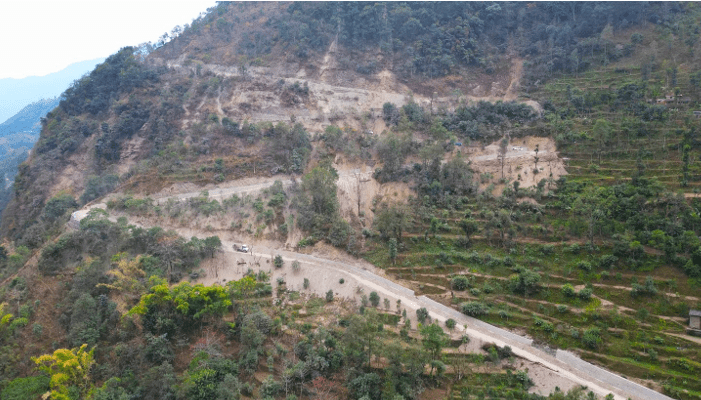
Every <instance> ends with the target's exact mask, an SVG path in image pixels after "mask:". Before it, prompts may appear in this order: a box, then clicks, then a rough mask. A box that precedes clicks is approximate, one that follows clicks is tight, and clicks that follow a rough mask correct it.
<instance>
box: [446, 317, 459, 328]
mask: <svg viewBox="0 0 701 400" xmlns="http://www.w3.org/2000/svg"><path fill="white" fill-rule="evenodd" d="M455 324H456V323H455V320H454V319H452V318H448V319H447V320H446V321H445V327H446V328H448V329H450V330H451V331H452V330H453V329H455Z"/></svg>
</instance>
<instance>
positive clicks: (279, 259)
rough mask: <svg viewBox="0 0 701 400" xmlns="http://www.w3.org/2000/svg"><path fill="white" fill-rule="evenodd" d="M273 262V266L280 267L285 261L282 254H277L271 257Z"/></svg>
mask: <svg viewBox="0 0 701 400" xmlns="http://www.w3.org/2000/svg"><path fill="white" fill-rule="evenodd" d="M273 264H274V265H275V268H282V267H283V266H284V265H285V261H284V260H283V259H282V256H281V255H279V254H278V255H276V256H275V258H274V259H273Z"/></svg>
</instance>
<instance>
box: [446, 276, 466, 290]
mask: <svg viewBox="0 0 701 400" xmlns="http://www.w3.org/2000/svg"><path fill="white" fill-rule="evenodd" d="M450 286H451V287H452V288H453V289H455V290H460V291H462V290H466V289H467V288H469V287H470V279H469V278H468V277H466V276H465V275H457V276H454V277H453V279H451V281H450Z"/></svg>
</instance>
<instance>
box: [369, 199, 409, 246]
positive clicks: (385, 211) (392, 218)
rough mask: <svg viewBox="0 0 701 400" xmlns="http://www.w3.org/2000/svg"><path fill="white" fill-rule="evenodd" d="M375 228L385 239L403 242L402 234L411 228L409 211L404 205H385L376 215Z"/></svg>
mask: <svg viewBox="0 0 701 400" xmlns="http://www.w3.org/2000/svg"><path fill="white" fill-rule="evenodd" d="M374 224H375V228H376V229H377V230H378V231H380V236H381V237H382V238H384V239H389V238H395V239H396V240H397V241H398V242H399V241H401V240H402V232H404V230H405V229H407V227H408V226H409V210H407V207H406V205H404V204H392V205H387V204H386V203H383V204H382V205H381V206H380V209H379V210H378V211H377V213H376V214H375V221H374Z"/></svg>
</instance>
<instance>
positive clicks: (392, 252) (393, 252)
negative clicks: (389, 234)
mask: <svg viewBox="0 0 701 400" xmlns="http://www.w3.org/2000/svg"><path fill="white" fill-rule="evenodd" d="M389 259H390V260H392V264H396V261H397V239H396V238H390V239H389Z"/></svg>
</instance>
